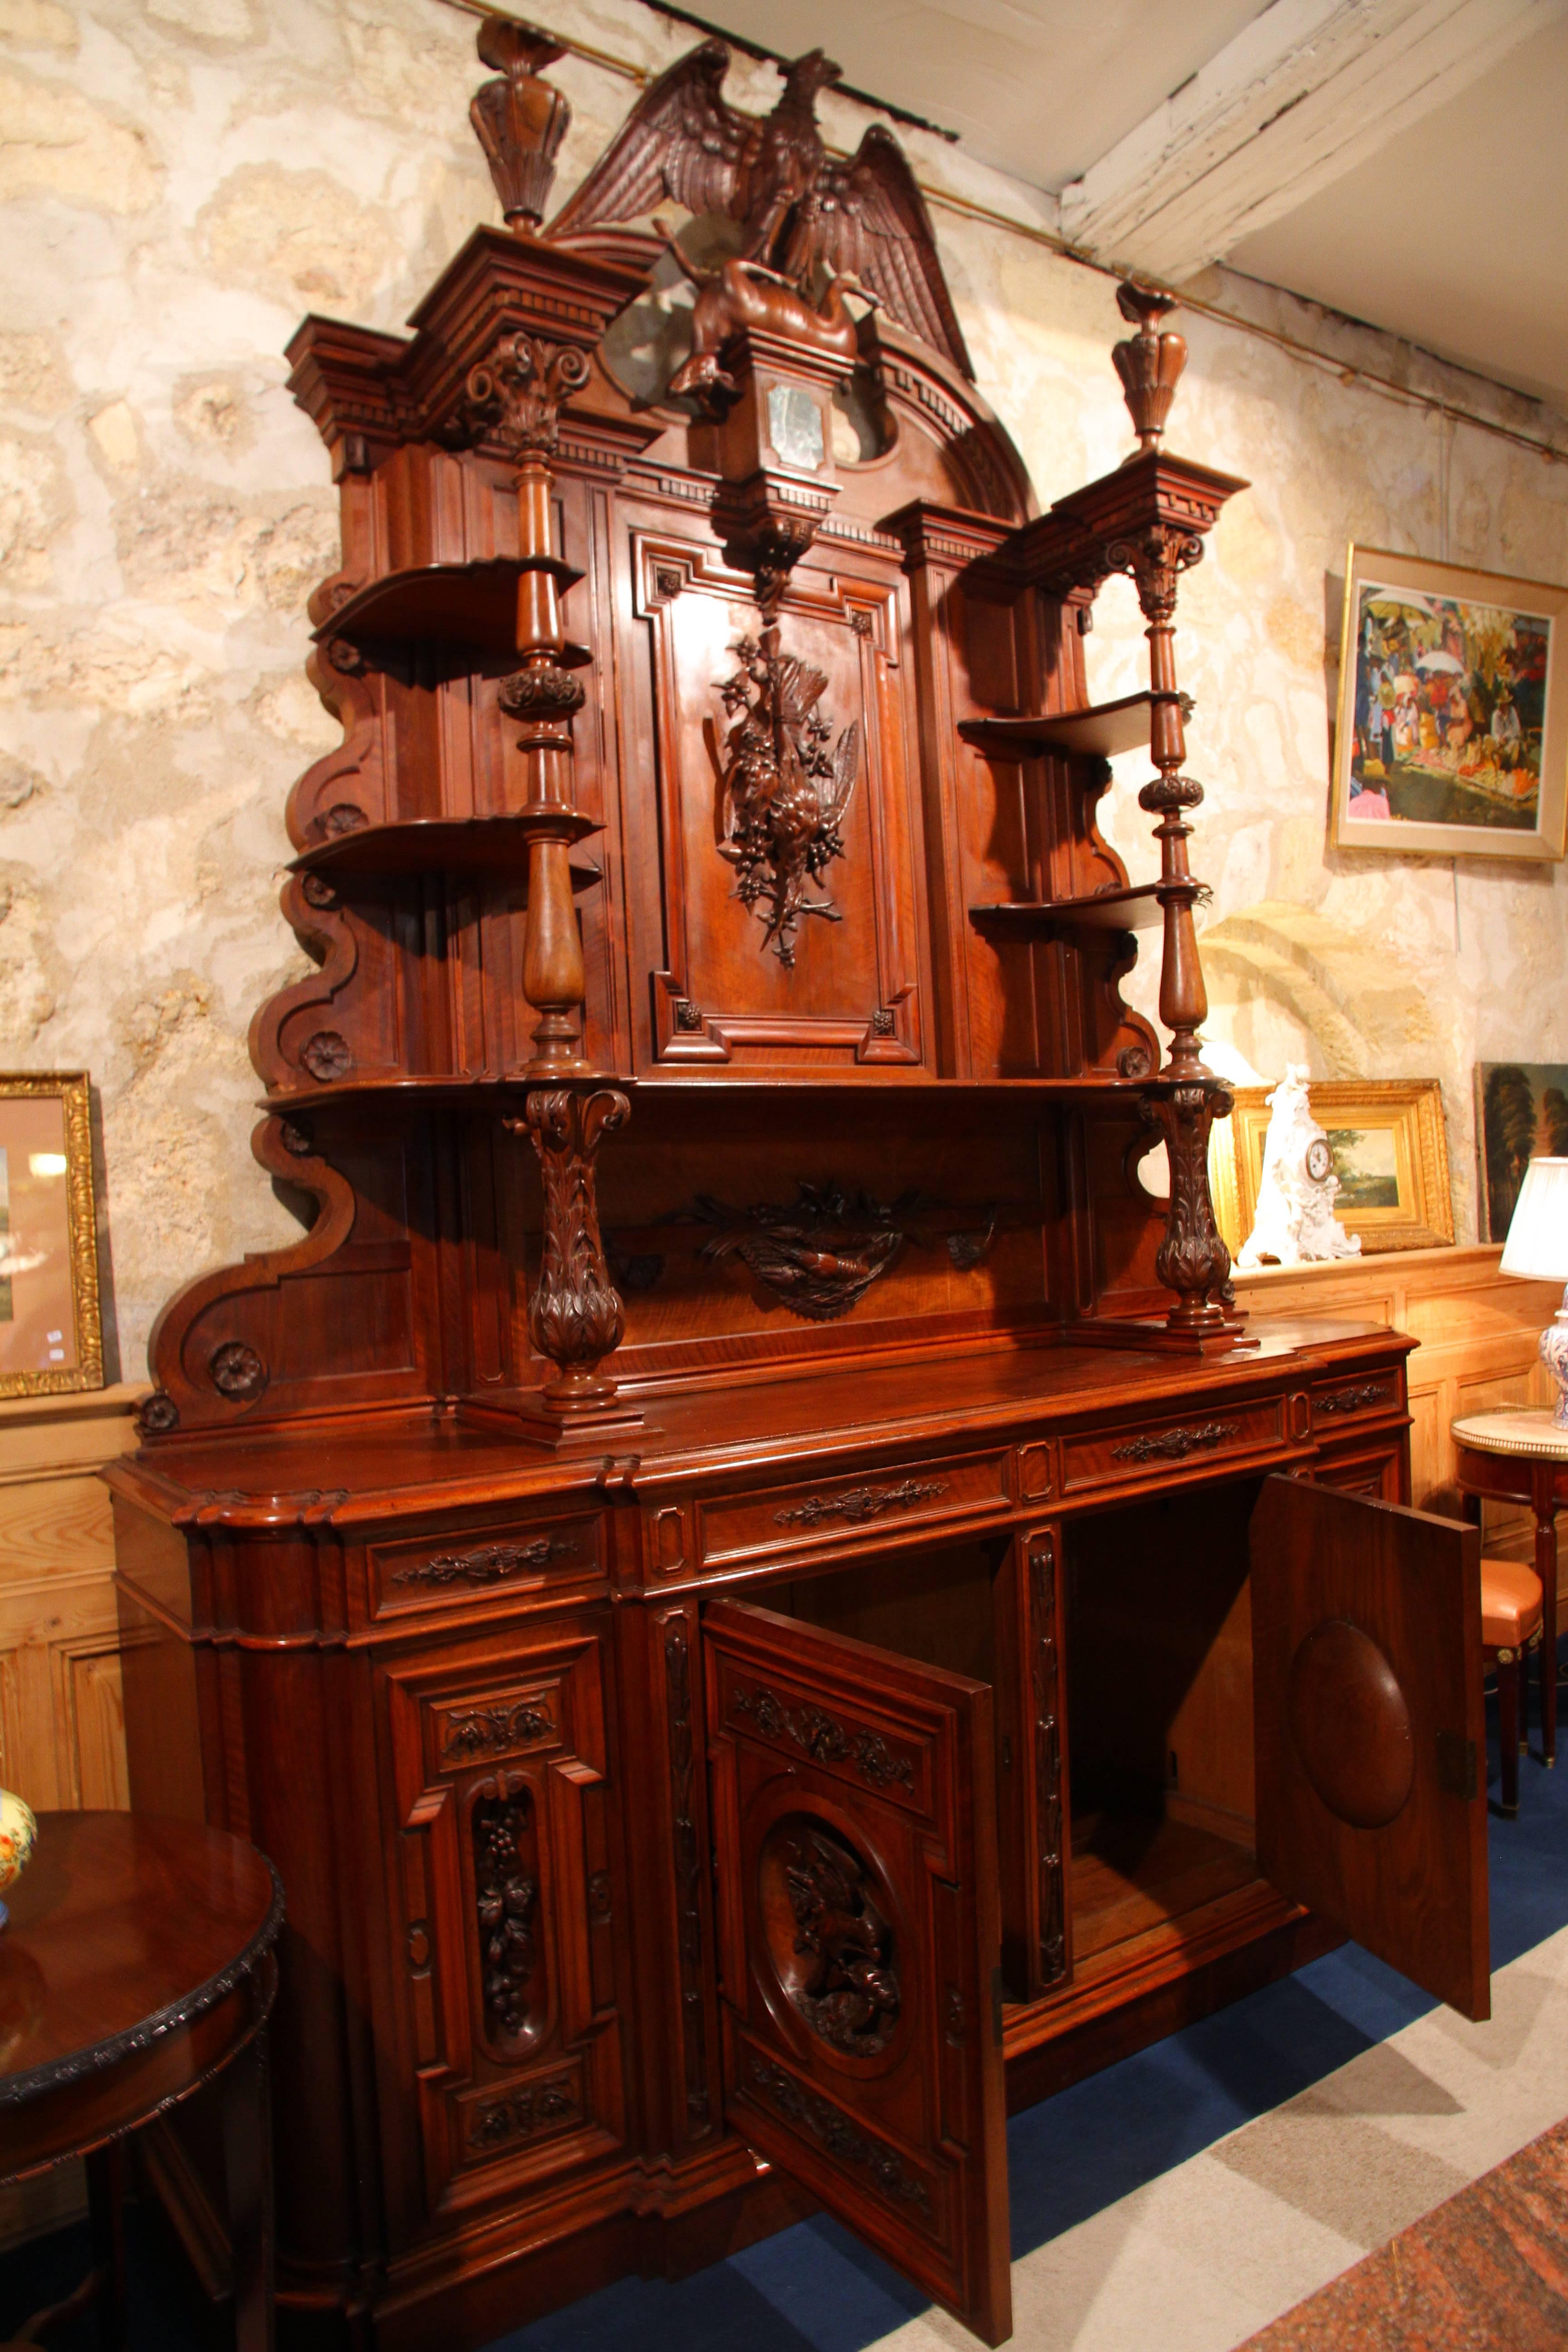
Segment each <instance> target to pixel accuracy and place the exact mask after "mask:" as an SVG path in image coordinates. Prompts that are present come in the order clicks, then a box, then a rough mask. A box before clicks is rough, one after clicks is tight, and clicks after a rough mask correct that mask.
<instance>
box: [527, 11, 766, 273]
mask: <svg viewBox="0 0 1568 2352" xmlns="http://www.w3.org/2000/svg"><path fill="white" fill-rule="evenodd" d="M729 70H730V52H729V50H728V49H727V48H726V47H725V46H724V44H723V42H722V41H704V42H702V43H701V45H700V47H697V48H695V49H690V50H689V51H688V52H687V54H686V56H685V57H683V58H678V59H677V60H676V62H675V64H674V65H672V66H671V67H670V68H669V69H668V72H666V73H661V74H660V75H659V77H658V80H657V81H654V82H650V83H649V85H648V87H647V89H646V90H645V91H644V92H643V94H642V96H641V98H639V99H638V100H637V104H636V105H635V106H634V107H633V109H632V110H631V112H630V113H629V114H628V115H627V117H626V121H624V122H623V123H622V125H621V127H620V129H619V131H617V132H616V136H615V137H614V139H612V140H611V142H610V143H609V145H608V147H606V148H605V152H604V153H603V155H601V156H600V158H599V161H598V162H597V163H595V166H594V168H593V170H592V171H591V172H590V173H589V174H588V176H587V178H586V179H585V180H584V183H583V184H582V186H581V187H580V188H579V189H578V191H577V193H576V194H575V195H574V197H572V199H571V201H570V202H569V203H568V204H565V205H563V206H562V208H561V210H560V212H558V213H557V214H556V215H555V218H554V219H553V220H552V222H551V224H550V227H549V229H548V231H547V232H546V233H547V235H548V236H552V237H555V236H567V235H569V234H571V233H572V232H574V231H577V230H581V229H588V228H595V227H597V226H598V225H599V223H600V222H602V221H637V220H642V219H643V218H644V217H645V216H646V215H647V214H648V213H650V212H652V210H653V208H654V206H655V205H657V204H660V203H662V202H663V200H664V198H665V197H666V196H669V197H672V198H673V199H674V201H675V203H677V204H678V205H685V206H686V209H687V211H688V212H689V213H696V214H702V213H728V214H729V215H731V218H733V219H736V220H742V219H744V217H745V210H746V206H745V178H746V167H747V164H748V163H749V162H750V161H751V157H752V152H753V150H754V148H755V145H756V142H757V138H758V135H759V130H760V125H759V124H758V123H757V121H755V119H754V118H753V117H752V115H749V114H742V113H740V112H739V111H738V110H737V109H736V108H734V107H732V106H727V105H726V104H725V102H724V100H723V98H722V97H721V85H722V83H723V79H724V77H725V75H726V74H727V73H728V72H729Z"/></svg>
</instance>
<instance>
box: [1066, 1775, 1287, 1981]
mask: <svg viewBox="0 0 1568 2352" xmlns="http://www.w3.org/2000/svg"><path fill="white" fill-rule="evenodd" d="M1257 1876H1258V1862H1257V1858H1256V1856H1255V1855H1253V1854H1252V1853H1249V1852H1248V1851H1247V1849H1246V1848H1245V1847H1243V1846H1239V1845H1233V1844H1232V1843H1230V1842H1229V1841H1228V1840H1227V1839H1226V1838H1220V1837H1215V1835H1214V1834H1213V1833H1212V1832H1210V1831H1208V1830H1200V1829H1193V1828H1191V1827H1189V1826H1188V1825H1187V1824H1186V1823H1185V1822H1171V1821H1163V1820H1160V1819H1159V1818H1157V1817H1156V1816H1154V1815H1152V1814H1143V1813H1124V1812H1109V1811H1108V1812H1100V1813H1088V1814H1082V1813H1079V1814H1075V1815H1074V1817H1073V1824H1072V1919H1073V1952H1074V1956H1075V1958H1078V1959H1079V1960H1086V1959H1089V1958H1091V1957H1092V1955H1093V1954H1094V1953H1096V1952H1103V1951H1108V1950H1109V1949H1110V1947H1111V1946H1112V1945H1113V1944H1124V1943H1127V1942H1128V1941H1129V1940H1130V1939H1131V1937H1134V1936H1142V1935H1145V1934H1146V1933H1147V1932H1148V1930H1149V1929H1150V1928H1151V1927H1162V1926H1163V1924H1164V1923H1165V1921H1166V1920H1168V1919H1179V1918H1180V1917H1181V1916H1182V1915H1183V1914H1184V1912H1187V1911H1196V1910H1197V1909H1198V1908H1199V1907H1200V1906H1202V1905H1203V1904H1205V1903H1214V1902H1216V1901H1217V1900H1218V1899H1219V1897H1220V1896H1221V1895H1230V1894H1234V1893H1235V1892H1236V1890H1237V1888H1238V1887H1242V1886H1250V1885H1251V1884H1252V1882H1253V1880H1254V1879H1255V1878H1256V1877H1257Z"/></svg>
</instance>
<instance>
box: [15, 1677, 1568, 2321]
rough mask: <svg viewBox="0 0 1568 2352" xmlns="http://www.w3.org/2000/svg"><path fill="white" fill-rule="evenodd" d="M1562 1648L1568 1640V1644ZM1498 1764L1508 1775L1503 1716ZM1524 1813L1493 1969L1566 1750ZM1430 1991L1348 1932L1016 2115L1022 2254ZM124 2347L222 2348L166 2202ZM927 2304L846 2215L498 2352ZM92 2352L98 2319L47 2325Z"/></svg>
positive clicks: (1536, 1925)
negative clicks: (171, 2231) (167, 2219)
mask: <svg viewBox="0 0 1568 2352" xmlns="http://www.w3.org/2000/svg"><path fill="white" fill-rule="evenodd" d="M1564 1649H1565V1651H1568V1638H1565V1643H1564ZM1489 1730H1490V1735H1491V1737H1490V1749H1489V1764H1490V1771H1491V1786H1492V1790H1493V1791H1494V1794H1495V1790H1496V1786H1497V1773H1498V1754H1497V1735H1496V1722H1495V1716H1494V1715H1493V1714H1492V1713H1491V1712H1490V1711H1489ZM1490 1859H1491V1927H1492V1966H1493V1967H1494V1968H1502V1967H1504V1966H1505V1965H1506V1964H1507V1962H1509V1961H1510V1960H1513V1959H1517V1958H1519V1956H1520V1954H1521V1952H1527V1951H1529V1950H1530V1949H1531V1948H1532V1947H1533V1946H1534V1945H1536V1944H1539V1943H1542V1942H1543V1941H1544V1940H1545V1938H1546V1937H1548V1936H1552V1935H1555V1934H1556V1932H1557V1930H1558V1929H1559V1928H1561V1927H1568V1756H1565V1758H1564V1761H1563V1767H1562V1769H1559V1770H1558V1771H1555V1772H1546V1771H1543V1770H1542V1769H1541V1767H1540V1765H1539V1764H1538V1763H1536V1762H1534V1761H1533V1760H1526V1759H1521V1790H1520V1811H1519V1815H1518V1817H1517V1819H1516V1820H1513V1821H1503V1820H1501V1819H1500V1818H1499V1817H1498V1815H1497V1814H1496V1813H1495V1811H1494V1813H1493V1816H1492V1819H1491V1823H1490ZM1435 2007H1436V2003H1435V2002H1434V2001H1433V2000H1431V1999H1430V1998H1429V1997H1428V1996H1427V1995H1426V1994H1425V1993H1421V1992H1417V1991H1416V1990H1415V1988H1414V1986H1412V1985H1410V1984H1407V1983H1406V1981H1405V1979H1404V1978H1403V1977H1401V1976H1398V1975H1396V1974H1395V1973H1394V1970H1393V1969H1388V1968H1384V1966H1383V1964H1382V1962H1381V1961H1378V1960H1374V1959H1373V1958H1372V1957H1371V1955H1370V1954H1368V1953H1366V1952H1363V1951H1361V1950H1359V1949H1358V1948H1356V1947H1355V1946H1353V1945H1347V1946H1345V1947H1344V1948H1342V1950H1340V1951H1337V1952H1331V1953H1330V1954H1329V1955H1328V1957H1327V1958H1324V1959H1321V1960H1316V1961H1314V1962H1313V1963H1312V1965H1311V1966H1310V1968H1306V1969H1301V1970H1300V1971H1299V1973H1298V1974H1297V1975H1295V1976H1293V1977H1289V1978H1287V1979H1284V1981H1283V1982H1281V1983H1279V1984H1275V1985H1269V1986H1267V1987H1266V1988H1265V1989H1264V1990H1262V1991H1261V1992H1257V1993H1253V1994H1251V1995H1250V1996H1249V1997H1248V1998H1247V2000H1242V2001H1237V2002H1236V2003H1235V2004H1233V2006H1232V2007H1230V2008H1229V2009H1226V2010H1223V2011H1220V2012H1219V2014H1218V2015H1217V2016H1215V2017H1211V2018H1207V2019H1205V2021H1203V2023H1202V2024H1199V2025H1194V2026H1189V2027H1188V2028H1187V2029H1186V2030H1185V2031H1184V2032H1181V2033H1175V2034H1173V2035H1171V2037H1170V2038H1169V2039H1168V2040H1167V2041H1164V2042H1156V2043H1155V2044H1154V2045H1153V2047H1152V2048H1151V2049H1149V2050H1144V2051H1141V2052H1139V2053H1138V2054H1137V2055H1136V2056H1135V2057H1131V2058H1126V2059H1123V2060H1122V2061H1121V2063H1120V2064H1119V2065H1116V2066H1110V2067H1108V2068H1106V2070H1105V2071H1104V2072H1103V2073H1102V2074H1095V2075H1093V2076H1091V2077H1090V2078H1089V2081H1088V2082H1085V2083H1079V2084H1076V2085H1075V2086H1074V2088H1073V2089H1071V2090H1069V2091H1064V2092H1061V2093H1060V2094H1058V2096H1057V2097H1056V2098H1054V2099H1049V2100H1047V2101H1045V2102H1044V2103H1043V2104H1042V2105H1039V2106H1037V2107H1033V2108H1031V2109H1030V2110H1029V2111H1028V2112H1027V2113H1026V2114H1025V2115H1021V2116H1015V2117H1014V2118H1013V2121H1012V2122H1011V2123H1010V2124H1009V2126H1008V2127H1007V2146H1008V2160H1009V2165H1010V2168H1011V2178H1012V2236H1013V2253H1014V2257H1015V2259H1016V2258H1017V2257H1018V2256H1020V2255H1022V2254H1026V2253H1027V2252H1030V2251H1031V2250H1032V2249H1033V2248H1034V2247H1036V2246H1038V2245H1042V2244H1044V2243H1045V2242H1046V2241H1047V2239H1050V2238H1054V2237H1056V2236H1058V2235H1059V2233H1060V2232H1061V2231H1064V2230H1068V2229H1071V2228H1072V2226H1073V2225H1074V2223H1075V2222H1079V2221H1084V2220H1087V2219H1088V2217H1089V2215H1090V2214H1093V2213H1097V2212H1099V2211H1100V2210H1102V2208H1104V2207H1105V2206H1107V2205H1110V2204H1112V2203H1114V2201H1115V2200H1117V2199H1118V2198H1119V2197H1123V2196H1125V2195H1126V2194H1127V2193H1128V2191H1129V2190H1131V2189H1137V2188H1139V2187H1141V2186H1142V2184H1143V2183H1144V2182H1146V2181H1149V2180H1152V2179H1156V2178H1157V2177H1158V2176H1159V2175H1160V2174H1161V2173H1163V2172H1165V2171H1168V2170H1169V2169H1170V2168H1171V2167H1172V2166H1173V2165H1177V2164H1181V2163H1183V2162H1184V2160H1185V2159H1186V2158H1188V2157H1191V2156H1195V2155H1197V2154H1198V2153H1199V2152H1200V2151H1201V2150H1202V2149H1204V2148H1205V2147H1209V2146H1211V2145H1212V2144H1213V2142H1214V2141H1215V2140H1216V2139H1218V2138H1220V2137H1223V2136H1224V2134H1226V2132H1229V2131H1234V2130H1235V2129H1236V2128H1237V2126H1239V2125H1241V2124H1245V2123H1249V2122H1251V2121H1252V2120H1253V2119H1254V2117H1256V2116H1260V2115H1265V2114H1267V2113H1268V2110H1269V2109H1270V2108H1271V2107H1275V2106H1278V2105H1280V2103H1281V2102H1282V2101H1283V2100H1286V2099H1289V2098H1292V2097H1294V2096H1295V2095H1296V2094H1297V2093H1298V2092H1300V2091H1303V2090H1305V2089H1307V2088H1308V2086H1309V2085H1310V2084H1312V2083H1315V2082H1319V2081H1321V2079H1322V2077H1323V2076H1324V2075H1325V2074H1332V2073H1333V2072H1334V2070H1335V2069H1336V2068H1337V2067H1340V2066H1342V2065H1344V2064H1345V2063H1346V2062H1347V2061H1348V2060H1350V2059H1352V2058H1354V2057H1356V2056H1357V2055H1358V2054H1359V2053H1361V2052H1362V2051H1363V2050H1367V2049H1370V2048H1371V2047H1372V2046H1373V2044H1374V2043H1376V2042H1382V2041H1384V2040H1385V2039H1386V2038H1387V2036H1388V2035H1389V2034H1391V2033H1395V2032H1398V2030H1399V2029H1400V2027H1401V2026H1404V2025H1408V2024H1409V2023H1411V2021H1413V2020H1414V2019H1415V2018H1417V2017H1422V2016H1425V2015H1426V2012H1427V2011H1429V2010H1431V2009H1433V2008H1435ZM129 2222H130V2226H129V2231H128V2236H129V2240H130V2248H131V2262H132V2278H131V2308H132V2322H131V2337H130V2347H131V2352H222V2347H225V2346H226V2345H228V2344H231V2343H232V2341H233V2335H232V2329H231V2327H230V2326H228V2325H227V2324H226V2320H225V2319H224V2318H223V2317H221V2316H215V2315H214V2314H213V2313H212V2312H211V2311H210V2310H209V2309H208V2307H207V2306H206V2305H205V2303H204V2302H203V2299H202V2297H201V2296H200V2294H198V2292H197V2290H196V2288H195V2283H194V2282H193V2281H192V2280H191V2278H190V2277H189V2274H188V2273H187V2272H186V2270H185V2267H184V2262H183V2260H182V2258H181V2257H180V2256H179V2255H178V2254H177V2253H176V2252H175V2251H174V2247H173V2244H172V2241H171V2239H170V2237H169V2235H168V2233H167V2230H166V2225H165V2224H164V2223H163V2220H162V2217H161V2216H160V2215H159V2214H157V2213H156V2212H153V2211H147V2210H143V2209H139V2208H133V2209H132V2212H131V2215H130V2217H129ZM87 2260H88V2255H87V2233H86V2230H85V2227H82V2228H79V2229H76V2230H65V2231H57V2232H56V2233H55V2234H54V2235H53V2236H51V2237H48V2238H45V2239H40V2240H37V2241H35V2242H33V2243H31V2244H29V2245H26V2246H24V2247H21V2248H18V2249H17V2250H16V2252H13V2253H10V2254H8V2255H5V2256H4V2257H0V2340H3V2339H4V2336H6V2335H9V2334H11V2333H13V2332H14V2330H15V2329H16V2327H17V2326H20V2325H21V2323H22V2321H23V2319H24V2318H25V2317H26V2315H27V2314H28V2313H30V2312H32V2311H35V2310H37V2308H38V2307H39V2306H40V2305H43V2304H45V2303H47V2302H50V2301H52V2300H54V2299H56V2298H57V2297H58V2296H60V2295H63V2294H66V2293H68V2290H69V2289H70V2287H71V2286H72V2285H74V2284H75V2283H76V2282H77V2280H78V2279H79V2277H80V2276H81V2274H82V2273H83V2271H84V2270H85V2268H86V2266H87ZM926 2307H927V2305H926V2301H925V2298H924V2297H923V2296H922V2295H921V2294H920V2293H919V2292H918V2290H917V2289H915V2288H914V2287H911V2286H910V2285H909V2284H906V2282H905V2281H904V2280H902V2279H901V2278H900V2277H899V2275H898V2274H897V2273H896V2272H894V2271H892V2270H890V2269H889V2267H888V2265H887V2264H886V2263H882V2262H880V2261H879V2259H878V2258H877V2256H876V2255H875V2254H872V2253H870V2252H868V2251H867V2250H866V2249H865V2248H864V2247H863V2246H862V2245H860V2244H859V2242H858V2240H856V2239H854V2238H852V2237H851V2236H850V2235H849V2234H848V2232H847V2231H844V2230H841V2229H840V2228H839V2227H838V2225H837V2222H834V2221H828V2220H826V2218H818V2219H817V2220H816V2221H805V2222H802V2223H801V2224H800V2225H799V2226H798V2227H797V2228H795V2229H793V2230H787V2231H782V2232H781V2233H780V2234H779V2235H778V2236H777V2237H774V2238H770V2239H768V2240H766V2241H765V2242H763V2244H761V2245H758V2246H752V2247H751V2248H749V2249H748V2250H747V2252H744V2253H742V2254H736V2255H732V2256H731V2258H730V2260H729V2261H727V2262H724V2263H717V2264H715V2265H714V2267H713V2268H712V2269H710V2270H707V2271H703V2272H701V2273H700V2274H699V2275H698V2276H696V2277H694V2278H690V2279H686V2280H683V2281H681V2282H680V2283H679V2284H678V2285H673V2286H672V2285H667V2284H664V2283H663V2282H661V2281H657V2280H654V2281H650V2280H646V2279H623V2280H621V2281H619V2282H618V2283H617V2284H616V2285H614V2286H609V2287H605V2288H602V2289H601V2290H600V2291H599V2292H598V2293H597V2294H591V2295H588V2296H586V2297H585V2298H584V2300H583V2301H582V2302H580V2303H577V2304H574V2305H572V2306H571V2307H570V2308H569V2309H568V2310H565V2311H562V2312H558V2313H556V2314H554V2315H552V2317H550V2318H548V2319H542V2320H538V2321H536V2322H535V2323H534V2324H533V2325H532V2326H529V2327H525V2328H522V2329H521V2330H519V2331H518V2332H516V2333H515V2334H513V2335H510V2336H506V2337H504V2338H503V2339H501V2341H500V2343H498V2344H496V2345H494V2346H492V2347H490V2352H626V2347H627V2346H633V2345H635V2347H637V2352H734V2347H736V2346H739V2345H743V2346H744V2347H746V2352H865V2347H868V2346H869V2345H872V2344H875V2343H876V2342H877V2341H878V2340H879V2337H881V2336H887V2335H889V2334H891V2332H892V2331H893V2329H895V2328H896V2327H899V2326H902V2325H903V2324H904V2322H905V2321H906V2320H908V2319H909V2318H910V2317H911V2316H912V2315H915V2314H916V2313H918V2312H921V2311H923V2310H924V2309H925V2308H926ZM54 2341H55V2343H56V2344H57V2346H58V2347H59V2352H79V2348H80V2352H87V2347H89V2346H90V2345H91V2344H92V2343H93V2341H94V2337H93V2334H92V2326H91V2322H90V2319H84V2320H83V2321H81V2322H79V2323H78V2325H77V2326H75V2327H74V2328H72V2329H71V2330H70V2331H68V2332H67V2333H63V2334H61V2335H60V2336H57V2337H56V2338H55V2339H54Z"/></svg>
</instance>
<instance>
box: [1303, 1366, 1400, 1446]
mask: <svg viewBox="0 0 1568 2352" xmlns="http://www.w3.org/2000/svg"><path fill="white" fill-rule="evenodd" d="M1404 1410H1405V1374H1404V1372H1403V1370H1401V1368H1400V1367H1399V1366H1398V1365H1397V1364H1395V1365H1391V1366H1390V1368H1389V1369H1388V1370H1387V1371H1383V1372H1360V1373H1356V1374H1353V1375H1352V1376H1351V1377H1349V1378H1346V1376H1345V1375H1344V1374H1341V1376H1340V1377H1339V1379H1338V1380H1331V1381H1319V1382H1318V1383H1317V1385H1316V1387H1315V1388H1314V1389H1313V1391H1312V1427H1313V1429H1314V1431H1320V1432H1321V1433H1322V1435H1323V1436H1324V1437H1331V1436H1332V1434H1333V1433H1334V1431H1335V1430H1336V1429H1346V1428H1353V1426H1354V1425H1355V1423H1357V1422H1359V1421H1368V1420H1371V1419H1373V1417H1375V1416H1376V1415H1378V1414H1382V1413H1390V1412H1404Z"/></svg>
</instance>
